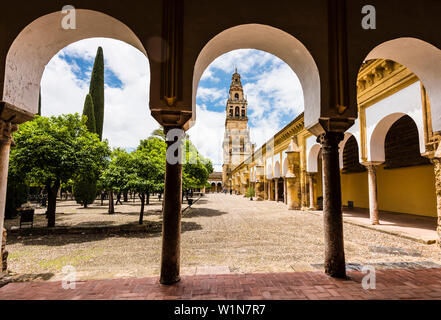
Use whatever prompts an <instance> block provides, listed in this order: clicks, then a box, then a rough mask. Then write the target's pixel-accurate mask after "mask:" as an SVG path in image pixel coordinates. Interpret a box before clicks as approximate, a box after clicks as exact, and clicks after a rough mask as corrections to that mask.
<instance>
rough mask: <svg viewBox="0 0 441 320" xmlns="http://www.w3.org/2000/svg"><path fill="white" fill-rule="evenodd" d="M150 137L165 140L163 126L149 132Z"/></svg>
mask: <svg viewBox="0 0 441 320" xmlns="http://www.w3.org/2000/svg"><path fill="white" fill-rule="evenodd" d="M151 137H152V138H155V137H156V138H160V139H162V140H164V141H165V132H164V128H162V127H160V128H158V129H155V130H153V132H152V134H151Z"/></svg>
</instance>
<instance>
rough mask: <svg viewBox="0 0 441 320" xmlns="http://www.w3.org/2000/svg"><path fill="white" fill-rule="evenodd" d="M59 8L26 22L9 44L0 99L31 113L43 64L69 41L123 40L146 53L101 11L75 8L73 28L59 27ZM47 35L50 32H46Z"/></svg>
mask: <svg viewBox="0 0 441 320" xmlns="http://www.w3.org/2000/svg"><path fill="white" fill-rule="evenodd" d="M61 18H62V15H61V12H54V13H50V14H47V15H44V16H42V17H40V18H38V19H36V20H34V21H33V22H31V23H30V24H29V25H27V26H26V27H25V28H24V29H23V30H22V31H21V32H20V34H19V35H18V36H17V38H16V39H15V40H14V42H13V43H12V45H11V47H10V48H9V51H8V54H7V57H6V70H5V80H4V88H3V97H2V100H3V101H5V102H6V103H8V104H11V105H13V106H15V107H17V108H20V109H22V110H24V111H27V112H29V113H31V114H35V113H37V112H38V96H39V90H40V80H41V77H42V75H43V71H44V68H45V66H46V64H47V63H48V62H49V61H50V59H52V57H53V56H54V55H55V54H56V53H57V52H59V51H60V50H61V49H63V48H64V47H66V46H68V45H69V44H71V43H73V42H76V41H79V40H83V39H87V38H95V37H103V38H112V39H116V40H120V41H123V42H126V43H127V44H130V45H132V46H133V47H135V48H137V49H138V50H140V51H141V52H142V53H143V54H144V55H146V57H147V52H146V50H145V48H144V46H143V45H142V43H141V41H140V40H139V39H138V37H137V36H136V35H135V33H134V32H133V31H132V30H130V28H128V27H127V26H126V25H125V24H124V23H122V22H121V21H119V20H117V19H115V18H113V17H111V16H109V15H106V14H104V13H101V12H98V11H92V10H85V9H77V10H76V25H77V26H78V27H77V29H69V30H65V29H63V28H62V27H61V23H60V21H61ZM48 35H50V36H48Z"/></svg>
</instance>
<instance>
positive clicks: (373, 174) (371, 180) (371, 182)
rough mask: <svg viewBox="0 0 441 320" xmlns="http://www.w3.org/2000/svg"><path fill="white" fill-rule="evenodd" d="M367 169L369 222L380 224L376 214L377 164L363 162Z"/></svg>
mask: <svg viewBox="0 0 441 320" xmlns="http://www.w3.org/2000/svg"><path fill="white" fill-rule="evenodd" d="M364 166H365V167H366V168H367V171H368V186H369V217H370V219H371V224H374V225H375V224H380V219H379V214H378V197H377V166H378V164H373V163H367V164H364Z"/></svg>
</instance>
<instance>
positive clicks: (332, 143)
mask: <svg viewBox="0 0 441 320" xmlns="http://www.w3.org/2000/svg"><path fill="white" fill-rule="evenodd" d="M344 136H345V134H344V133H343V132H325V133H322V134H321V135H319V136H318V137H317V143H319V144H321V146H322V148H323V149H329V148H335V147H337V148H338V144H339V143H340V142H341V141H343V139H344Z"/></svg>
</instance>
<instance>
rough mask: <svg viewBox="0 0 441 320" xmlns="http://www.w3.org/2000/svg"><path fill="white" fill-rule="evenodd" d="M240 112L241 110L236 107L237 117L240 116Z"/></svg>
mask: <svg viewBox="0 0 441 320" xmlns="http://www.w3.org/2000/svg"><path fill="white" fill-rule="evenodd" d="M239 110H240V109H239V107H236V113H235V116H236V117H238V116H239Z"/></svg>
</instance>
